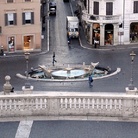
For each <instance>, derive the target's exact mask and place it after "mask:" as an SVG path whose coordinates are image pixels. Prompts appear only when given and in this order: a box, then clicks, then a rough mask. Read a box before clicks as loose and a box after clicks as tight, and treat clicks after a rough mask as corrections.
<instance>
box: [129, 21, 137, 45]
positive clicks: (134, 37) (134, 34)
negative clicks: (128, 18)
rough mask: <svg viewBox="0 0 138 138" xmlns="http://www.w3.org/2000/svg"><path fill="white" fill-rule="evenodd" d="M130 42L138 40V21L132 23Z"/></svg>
mask: <svg viewBox="0 0 138 138" xmlns="http://www.w3.org/2000/svg"><path fill="white" fill-rule="evenodd" d="M130 42H131V43H135V42H138V23H131V24H130Z"/></svg>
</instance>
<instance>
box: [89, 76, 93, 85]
mask: <svg viewBox="0 0 138 138" xmlns="http://www.w3.org/2000/svg"><path fill="white" fill-rule="evenodd" d="M92 83H93V78H92V75H89V86H90V87H92V86H93V85H92Z"/></svg>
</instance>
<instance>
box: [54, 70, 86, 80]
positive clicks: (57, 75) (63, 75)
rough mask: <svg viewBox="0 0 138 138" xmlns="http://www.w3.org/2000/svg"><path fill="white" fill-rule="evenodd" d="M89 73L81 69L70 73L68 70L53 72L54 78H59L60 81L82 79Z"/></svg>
mask: <svg viewBox="0 0 138 138" xmlns="http://www.w3.org/2000/svg"><path fill="white" fill-rule="evenodd" d="M86 74H87V73H86V71H85V70H81V69H72V70H70V71H68V70H58V71H53V72H52V76H53V77H54V78H58V79H60V78H61V79H66V78H69V79H71V78H80V77H82V76H85V75H86Z"/></svg>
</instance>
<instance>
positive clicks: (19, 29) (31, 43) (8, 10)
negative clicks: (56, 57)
mask: <svg viewBox="0 0 138 138" xmlns="http://www.w3.org/2000/svg"><path fill="white" fill-rule="evenodd" d="M40 18H41V17H40V0H0V46H3V47H4V51H5V52H7V53H10V52H22V51H25V50H28V51H40V50H41V19H40Z"/></svg>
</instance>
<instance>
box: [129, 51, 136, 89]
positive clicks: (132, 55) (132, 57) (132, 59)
mask: <svg viewBox="0 0 138 138" xmlns="http://www.w3.org/2000/svg"><path fill="white" fill-rule="evenodd" d="M135 56H136V54H135V53H134V51H132V52H131V53H130V57H131V79H130V84H129V90H134V85H133V63H134V58H135Z"/></svg>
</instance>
